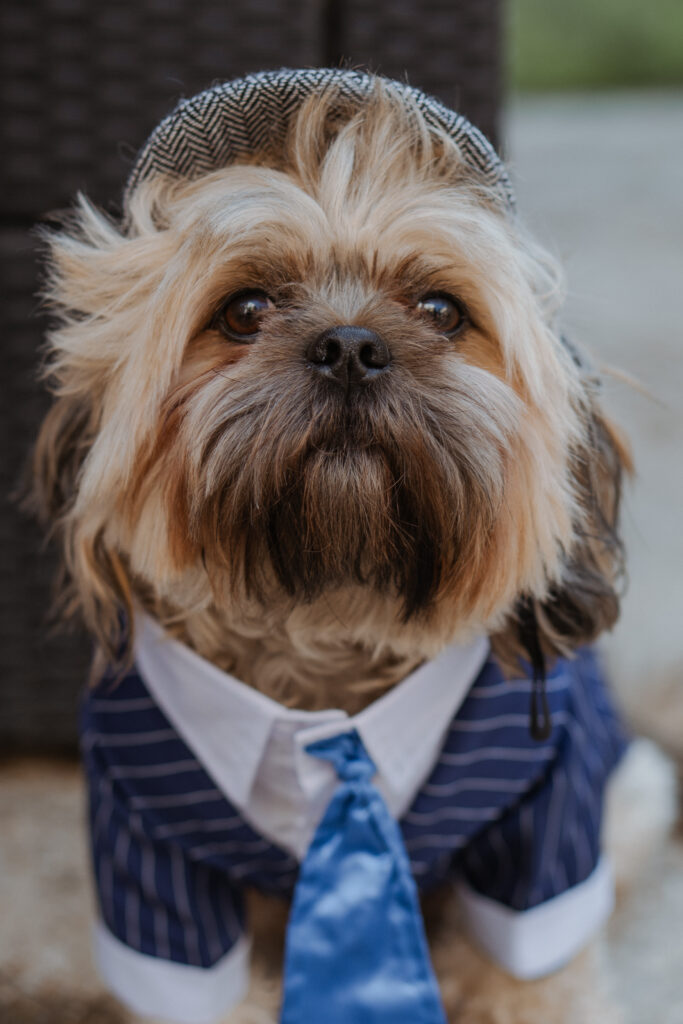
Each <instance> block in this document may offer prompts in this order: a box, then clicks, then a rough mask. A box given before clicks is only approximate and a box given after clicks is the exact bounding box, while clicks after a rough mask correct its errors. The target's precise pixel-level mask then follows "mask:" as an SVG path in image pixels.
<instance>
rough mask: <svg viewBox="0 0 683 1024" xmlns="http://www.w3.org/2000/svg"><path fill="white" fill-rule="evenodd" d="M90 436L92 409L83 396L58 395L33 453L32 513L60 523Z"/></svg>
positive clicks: (89, 442) (74, 493) (52, 522)
mask: <svg viewBox="0 0 683 1024" xmlns="http://www.w3.org/2000/svg"><path fill="white" fill-rule="evenodd" d="M92 437H93V428H92V410H91V407H90V403H89V402H88V401H87V400H85V399H84V398H83V397H82V396H77V397H75V396H73V395H61V396H59V397H58V398H56V399H55V401H54V403H53V405H52V407H51V409H50V410H49V412H48V414H47V416H46V417H45V419H44V420H43V423H42V426H41V428H40V432H39V434H38V438H37V440H36V444H35V448H34V452H33V488H32V494H31V499H30V504H31V508H32V510H33V511H34V512H35V513H36V514H37V515H38V517H39V518H40V519H41V521H43V522H44V523H45V524H46V525H48V524H55V523H59V522H60V520H62V519H63V517H64V516H65V514H66V513H67V512H68V510H69V508H70V507H71V506H72V505H73V502H74V499H75V497H76V490H77V481H78V475H79V472H80V469H81V466H82V465H83V462H84V460H85V457H86V455H87V454H88V451H89V449H90V445H91V443H92Z"/></svg>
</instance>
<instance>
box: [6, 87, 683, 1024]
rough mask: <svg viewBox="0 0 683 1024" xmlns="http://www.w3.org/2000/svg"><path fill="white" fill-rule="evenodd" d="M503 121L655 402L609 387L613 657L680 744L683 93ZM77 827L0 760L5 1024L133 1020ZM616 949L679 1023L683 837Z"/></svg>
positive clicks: (647, 1020)
mask: <svg viewBox="0 0 683 1024" xmlns="http://www.w3.org/2000/svg"><path fill="white" fill-rule="evenodd" d="M507 129H508V131H507V135H508V147H507V148H508V155H509V157H510V160H511V164H512V169H513V174H514V178H515V180H516V182H517V187H518V193H519V207H520V210H521V212H522V214H523V216H524V217H525V219H526V220H527V221H528V222H529V223H530V225H531V226H532V228H534V229H535V231H536V233H537V234H538V235H540V237H541V238H542V239H543V240H544V241H546V242H547V243H548V244H549V245H550V246H551V247H552V248H553V249H554V250H555V251H556V252H557V253H558V255H559V256H560V258H561V259H562V261H563V263H564V264H565V266H566V268H567V275H568V281H569V290H570V297H569V302H568V306H567V318H566V319H567V325H568V327H569V328H570V331H571V333H572V334H573V335H574V336H575V337H576V338H577V339H580V340H581V341H583V342H585V343H587V344H588V345H590V347H591V348H592V349H593V351H594V353H595V354H596V356H597V357H598V358H600V359H604V360H605V361H607V362H609V363H610V364H613V365H614V366H616V367H618V368H619V369H620V370H623V371H625V372H626V373H627V374H629V375H631V376H632V377H634V378H635V379H636V380H637V381H638V382H639V384H640V386H641V387H642V388H643V389H645V390H646V391H648V392H649V393H650V394H651V396H652V397H645V396H644V395H643V394H642V393H640V392H639V391H638V390H636V389H634V388H631V387H627V386H624V385H623V384H621V383H615V384H611V385H610V386H609V389H608V392H609V393H608V401H609V404H610V407H611V408H612V410H613V411H614V414H615V416H616V417H617V418H618V420H619V421H620V422H621V424H622V425H623V426H624V427H625V429H626V430H627V432H628V433H629V435H630V436H631V439H632V441H633V446H634V451H635V460H636V465H637V478H636V480H635V482H634V484H633V486H632V487H631V488H630V489H629V492H628V496H627V502H626V514H625V532H626V539H627V544H628V548H629V564H630V590H629V594H628V597H627V599H626V601H625V605H624V613H623V618H622V622H621V624H620V626H619V627H618V629H617V630H615V633H614V636H613V637H611V638H610V639H609V641H608V644H607V650H608V654H609V658H610V662H611V664H612V668H613V675H614V679H615V684H616V686H617V690H618V692H619V694H620V695H621V697H622V700H623V702H624V704H625V706H626V707H627V709H628V710H629V713H630V714H631V716H632V718H633V720H634V721H635V722H636V724H637V725H638V727H639V728H641V729H642V730H644V731H647V732H649V733H650V734H651V735H653V736H654V737H655V738H656V739H657V740H658V741H659V742H660V743H661V744H663V745H664V746H666V747H668V748H669V749H670V750H671V751H673V752H676V751H678V752H683V628H681V623H682V622H683V576H682V570H683V534H682V531H681V529H680V520H681V513H682V512H683V457H682V455H681V453H682V452H683V407H682V406H681V395H683V328H682V326H681V324H682V323H683V319H682V317H681V312H680V311H681V293H682V292H683V188H682V186H683V171H682V168H683V130H682V129H683V94H678V95H656V94H655V95H634V96H620V97H609V96H605V97H600V98H596V97H589V96H586V97H573V98H563V99H547V98H546V99H539V100H533V101H525V102H523V103H519V104H517V105H514V106H513V107H512V108H511V110H510V112H509V117H508V120H507ZM652 759H653V760H652V764H653V766H654V769H655V770H654V773H653V774H652V775H651V778H654V779H657V778H659V779H661V790H660V791H659V792H658V793H656V794H655V795H654V800H653V802H654V803H655V804H661V805H662V807H664V806H665V805H666V806H671V801H672V796H671V788H670V787H671V776H672V772H671V771H669V770H668V769H667V767H666V765H662V764H658V762H657V755H656V754H654V753H653V754H652ZM658 772H659V774H657V773H658ZM646 774H647V773H646ZM82 819H83V795H82V787H81V783H80V778H79V774H78V771H77V769H75V768H74V767H73V766H68V765H59V764H53V763H50V764H45V763H42V762H38V761H36V762H22V763H20V764H19V763H15V764H9V765H6V766H4V767H2V768H0V823H1V824H0V1024H127V1020H128V1018H127V1017H126V1016H125V1015H124V1014H123V1012H122V1011H120V1010H119V1009H118V1008H117V1007H116V1006H115V1004H114V1003H113V1002H112V1001H110V1000H109V998H108V997H107V996H106V995H105V994H104V993H103V991H102V989H101V987H100V985H99V982H98V980H97V978H96V976H95V973H94V971H93V968H92V966H91V963H90V959H89V954H88V922H89V914H90V899H89V895H86V894H89V887H88V883H87V881H86V879H87V868H86V860H85V849H84V840H83V833H82ZM648 827H649V825H648V822H647V821H646V820H645V819H643V823H642V830H643V831H644V832H645V831H647V829H648ZM608 951H609V955H608V960H609V969H610V971H611V973H612V976H613V979H614V984H615V988H616V989H617V990H618V991H619V992H620V993H621V995H622V998H623V1002H624V1004H625V1007H626V1024H683V844H681V842H680V839H679V838H677V836H676V835H675V834H671V835H669V836H668V837H666V838H663V839H662V840H661V841H660V842H659V843H658V844H657V847H656V849H655V851H654V853H653V855H652V857H651V858H650V859H649V860H648V861H647V863H646V864H645V865H644V867H643V869H642V872H641V875H640V878H639V880H638V883H637V884H636V885H635V886H634V887H632V888H631V890H630V891H629V892H628V893H627V894H626V895H625V897H624V899H623V900H622V901H621V903H620V905H619V907H618V909H617V912H616V914H615V916H614V918H613V920H612V922H611V924H610V928H609V934H608ZM580 1024H599V1022H592V1021H586V1022H580Z"/></svg>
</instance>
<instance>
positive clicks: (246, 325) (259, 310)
mask: <svg viewBox="0 0 683 1024" xmlns="http://www.w3.org/2000/svg"><path fill="white" fill-rule="evenodd" d="M272 308H273V303H272V302H271V300H270V299H269V298H268V296H267V295H266V293H265V292H257V291H254V292H240V294H239V295H233V296H232V298H230V299H228V301H227V302H226V303H225V304H224V305H223V306H221V308H220V310H219V311H218V313H217V315H216V319H215V324H216V326H217V327H218V328H219V329H220V330H222V331H223V333H224V334H227V335H228V336H229V337H233V338H247V337H250V336H251V335H254V334H258V331H259V330H260V327H261V319H262V317H263V314H264V313H266V312H267V311H268V310H269V309H272Z"/></svg>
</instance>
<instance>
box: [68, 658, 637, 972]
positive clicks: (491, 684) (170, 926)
mask: <svg viewBox="0 0 683 1024" xmlns="http://www.w3.org/2000/svg"><path fill="white" fill-rule="evenodd" d="M530 689H531V684H530V682H529V680H528V679H516V680H511V681H507V680H505V679H504V678H503V675H502V673H501V671H500V669H499V668H498V666H497V665H496V663H495V661H494V660H492V659H489V660H488V661H487V662H486V663H485V664H484V666H483V668H482V669H481V671H480V672H479V674H478V676H477V678H476V679H475V681H474V683H473V685H472V686H471V687H470V689H469V691H468V692H467V695H466V697H465V699H464V700H463V701H462V703H461V705H460V707H459V708H458V710H457V712H456V714H455V717H454V718H453V719H452V721H451V722H450V726H449V727H448V729H447V731H446V733H445V738H444V741H443V744H442V746H441V749H440V752H439V754H438V757H437V759H436V761H435V763H434V764H433V766H432V768H431V771H430V772H429V773H428V775H427V777H426V779H425V781H424V782H423V783H422V785H421V787H420V789H419V791H418V792H417V795H416V796H415V798H414V800H413V801H412V804H411V806H410V807H409V809H408V810H407V811H406V813H405V814H404V815H403V817H402V818H401V821H400V825H401V829H402V832H403V837H404V840H405V845H406V849H407V851H408V854H409V857H410V862H411V866H412V869H413V873H414V876H415V879H416V882H417V884H418V886H419V887H420V888H421V889H428V888H429V887H431V886H433V885H435V884H437V883H440V882H443V881H444V880H446V879H449V878H453V879H462V880H464V881H465V882H466V884H467V886H468V888H469V890H470V891H471V892H473V893H474V894H475V896H476V895H477V894H478V895H479V896H482V897H484V898H487V899H489V900H491V901H494V902H495V903H496V904H499V905H501V906H503V907H506V908H510V909H511V910H515V911H520V912H524V911H527V910H529V909H530V908H534V907H538V906H539V905H542V904H545V903H547V902H548V901H552V900H553V899H555V898H556V897H558V896H560V895H561V894H563V893H567V892H568V891H571V890H572V889H573V887H576V886H579V885H580V883H583V882H585V881H586V880H587V879H589V877H590V876H591V875H592V874H593V873H594V871H595V869H596V865H597V864H598V862H599V859H600V852H599V831H600V820H601V810H602V797H603V789H604V785H605V782H606V779H607V776H608V775H609V772H610V771H611V769H612V767H613V766H614V765H615V763H616V761H617V759H618V758H619V755H620V753H621V751H622V750H623V747H624V744H625V737H624V733H623V731H622V728H621V726H620V724H619V722H618V720H617V718H616V716H615V713H614V711H613V709H612V706H611V703H610V700H609V697H608V694H607V692H606V689H605V685H604V681H603V678H602V674H601V671H600V668H599V665H598V662H597V660H596V656H595V654H594V653H593V652H592V651H590V650H584V651H581V652H579V654H578V655H577V657H576V658H575V659H574V660H571V661H569V660H560V661H558V662H557V664H556V665H555V667H554V669H553V671H552V672H551V673H550V675H549V678H548V700H549V704H550V710H551V715H552V733H551V735H550V737H549V738H548V739H547V740H546V741H543V742H540V743H539V742H538V741H535V740H533V739H531V737H530V735H529V699H530ZM82 750H83V756H84V761H85V767H86V772H87V779H88V785H89V793H90V823H91V835H92V854H93V864H94V874H95V880H96V888H97V897H98V904H99V910H100V914H101V917H102V920H103V922H104V924H105V925H106V928H107V929H108V931H109V932H110V933H111V934H112V935H113V936H115V937H116V938H117V939H118V940H119V941H120V942H121V943H123V944H124V945H125V946H126V947H128V948H130V949H131V950H134V951H137V952H139V953H142V954H145V955H148V956H151V957H156V958H162V959H164V960H167V961H171V962H174V963H178V964H189V965H194V966H196V967H202V968H209V967H211V966H212V965H214V964H216V963H218V961H220V960H221V959H222V958H223V957H225V956H226V954H228V953H229V951H230V950H231V949H232V948H233V947H234V946H235V943H236V942H237V941H238V940H239V939H240V937H241V936H243V935H244V933H245V929H246V922H245V915H244V903H243V887H244V886H245V885H247V884H249V885H254V886H256V887H258V888H259V889H261V890H264V891H267V892H271V893H278V894H282V895H283V896H286V895H289V894H290V893H291V891H292V889H293V887H294V885H295V882H296V878H297V869H298V865H297V860H296V858H295V857H294V856H293V855H292V853H291V852H288V851H287V850H286V849H283V848H281V847H280V846H278V845H277V844H276V843H275V842H273V841H272V840H271V839H269V838H266V837H265V836H264V835H262V834H259V832H258V831H257V830H256V829H255V828H253V827H252V826H251V825H250V824H249V823H248V821H247V820H246V817H245V816H244V815H243V814H241V813H240V812H239V811H238V810H237V808H236V807H235V806H234V805H233V804H232V803H231V802H230V800H229V799H228V798H227V797H226V795H225V794H224V793H223V792H222V791H221V789H220V788H219V787H218V785H217V784H216V781H215V780H214V779H213V778H212V777H211V775H210V774H209V772H208V771H207V770H206V768H205V767H204V766H203V765H202V762H201V751H195V750H193V749H190V747H189V746H188V745H187V743H186V742H185V741H184V740H183V739H182V738H181V736H180V735H179V733H178V731H177V729H176V728H174V726H173V725H172V724H171V722H170V721H169V719H168V718H167V717H166V716H165V714H164V713H163V712H162V710H161V708H160V707H159V705H158V703H157V702H156V701H155V699H154V698H153V696H152V694H151V693H150V690H149V688H148V686H146V684H145V681H144V680H143V678H142V676H141V674H140V672H139V671H138V670H137V669H133V670H132V671H131V672H129V673H128V675H127V676H126V677H125V678H124V679H123V680H122V681H120V682H118V683H116V684H114V683H113V682H112V679H111V678H109V677H107V678H104V679H103V680H102V681H101V682H100V683H99V685H98V686H97V687H96V688H94V689H92V690H90V691H89V692H88V693H87V695H86V697H85V700H84V703H83V711H82ZM406 756H410V755H409V752H407V754H406Z"/></svg>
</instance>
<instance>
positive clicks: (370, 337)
mask: <svg viewBox="0 0 683 1024" xmlns="http://www.w3.org/2000/svg"><path fill="white" fill-rule="evenodd" d="M306 359H307V360H308V363H309V365H310V367H311V369H313V370H315V371H316V372H317V373H320V374H321V375H322V376H323V377H329V378H330V379H331V380H334V381H336V382H337V383H338V384H341V385H342V387H344V388H346V389H347V390H348V389H349V388H352V387H355V386H356V385H359V384H367V383H369V382H370V381H371V380H372V379H373V378H374V377H377V376H378V375H379V374H380V373H383V372H384V371H385V370H386V369H387V368H388V366H389V364H390V363H391V353H390V352H389V349H388V347H387V345H386V343H385V342H384V341H383V340H382V339H381V338H380V336H379V334H376V333H375V331H369V330H368V329H367V328H365V327H353V326H351V325H341V326H338V327H330V328H328V330H326V331H323V333H322V334H319V335H318V337H317V338H316V339H315V341H313V342H311V344H310V345H309V346H308V348H307V350H306Z"/></svg>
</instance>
